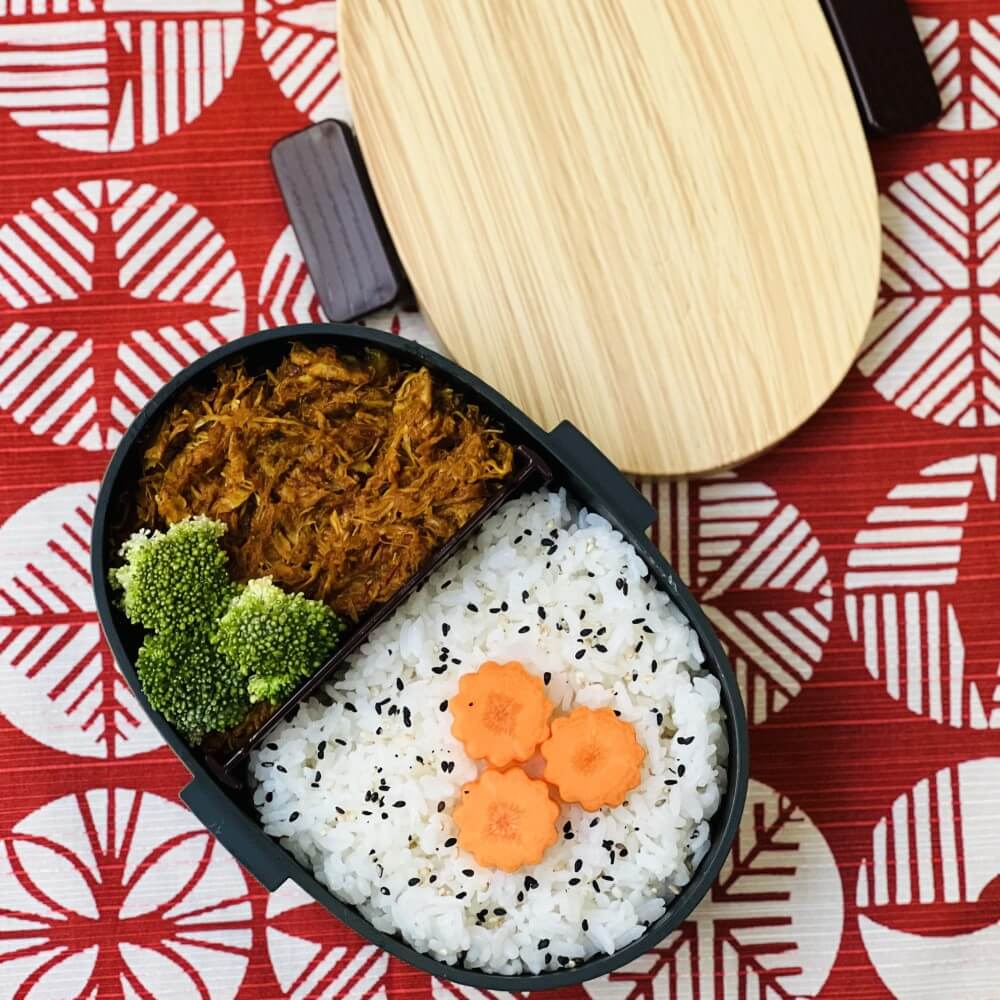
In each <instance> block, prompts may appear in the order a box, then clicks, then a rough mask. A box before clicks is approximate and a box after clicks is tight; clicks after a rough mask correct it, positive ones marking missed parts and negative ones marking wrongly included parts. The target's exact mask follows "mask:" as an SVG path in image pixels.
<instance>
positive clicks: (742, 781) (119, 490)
mask: <svg viewBox="0 0 1000 1000" xmlns="http://www.w3.org/2000/svg"><path fill="white" fill-rule="evenodd" d="M296 340H298V341H303V342H305V343H310V344H312V345H316V346H318V345H320V344H331V345H333V346H336V347H337V348H338V349H341V350H344V351H347V352H351V351H355V350H363V349H364V348H365V347H369V346H375V347H379V348H381V349H383V350H385V351H386V352H387V353H389V354H391V355H393V356H395V357H396V358H398V359H400V360H401V361H403V362H404V363H409V364H412V365H415V366H416V365H425V366H426V367H427V368H429V369H430V370H431V371H433V372H434V373H435V375H436V376H437V377H438V378H440V379H443V380H444V381H445V382H447V383H450V384H451V385H453V386H454V387H455V388H456V389H458V390H459V391H461V392H462V394H463V395H464V397H465V398H466V399H468V400H469V401H471V402H475V403H477V404H478V405H479V406H480V407H481V408H482V409H483V411H484V412H485V413H487V414H488V415H490V416H491V417H493V419H495V420H496V421H497V422H498V423H499V424H500V425H502V426H503V428H504V431H505V434H506V436H507V438H508V440H510V441H511V442H512V443H513V444H515V445H516V446H518V447H520V448H523V449H526V451H523V452H522V453H521V454H522V457H524V456H529V458H528V459H527V461H528V465H529V467H533V468H534V470H535V473H539V474H541V475H542V476H543V477H545V476H546V475H549V474H550V475H551V482H552V483H553V485H558V486H565V487H566V488H567V489H568V491H569V492H570V494H571V495H572V496H574V497H575V498H576V499H578V500H580V501H581V502H583V503H584V504H586V505H587V506H588V507H589V508H590V509H592V510H594V511H596V512H598V513H600V514H601V515H603V516H604V517H606V518H607V519H608V520H609V521H610V522H611V523H612V524H613V525H614V526H615V527H616V528H617V529H618V530H619V531H621V532H622V534H623V535H624V537H625V538H626V539H627V540H628V541H629V542H630V543H631V544H632V545H634V546H635V548H636V550H637V551H638V553H639V555H640V556H641V557H642V558H643V560H644V561H645V563H646V565H647V566H648V567H649V570H650V573H651V575H652V576H653V577H654V578H655V580H656V581H657V583H658V584H659V586H660V587H661V588H662V589H663V590H665V591H666V592H667V593H668V594H669V595H670V597H671V599H672V600H673V601H674V602H675V603H676V604H677V606H678V607H679V608H680V610H681V611H682V612H683V613H684V614H685V615H686V616H687V618H688V620H689V621H690V622H691V625H692V626H693V628H694V629H695V631H696V632H697V634H698V637H699V639H700V641H701V645H702V649H703V650H704V652H705V657H706V664H705V665H706V668H707V669H708V670H710V671H711V672H712V673H713V674H715V676H717V677H718V678H719V681H720V684H721V687H722V706H723V708H724V710H725V712H726V734H727V739H728V742H729V764H728V789H727V791H726V794H725V796H724V797H723V801H722V804H721V805H720V808H719V811H718V812H717V813H716V815H715V816H714V817H713V819H712V821H711V837H712V845H711V848H710V849H709V852H708V854H707V855H706V856H705V858H704V859H703V860H702V862H701V864H700V865H699V866H698V870H697V871H696V872H695V874H694V877H693V878H692V880H691V882H690V883H689V884H688V885H687V886H685V887H684V889H683V890H682V891H681V892H680V894H679V895H677V896H676V897H674V898H673V899H672V901H670V903H669V905H668V908H667V911H666V913H665V914H664V915H663V916H662V917H661V918H660V919H659V920H657V921H656V922H655V923H654V924H652V925H651V926H650V927H649V928H648V929H647V930H646V932H645V933H644V934H643V935H642V937H640V938H639V939H638V940H636V941H634V942H633V943H632V944H630V945H628V946H627V947H625V948H622V949H620V950H619V951H617V952H615V954H613V955H602V956H597V957H595V958H592V959H590V960H589V961H587V962H584V963H582V964H581V965H578V966H576V967H573V968H566V969H559V970H556V971H553V972H545V973H541V974H539V975H517V976H500V975H494V974H491V973H485V972H479V971H476V970H473V969H466V968H463V967H458V966H451V965H446V964H444V963H443V962H438V961H436V960H435V959H433V958H431V957H430V956H428V955H423V954H421V953H420V952H417V951H415V950H414V949H413V948H411V947H410V946H409V945H407V944H406V943H405V942H403V941H402V940H400V939H399V938H396V937H393V936H390V935H387V934H383V933H382V932H380V931H377V930H376V929H375V928H374V927H372V925H371V924H370V923H369V922H368V921H367V920H365V918H364V917H362V916H361V914H360V913H359V912H358V911H357V910H356V909H355V908H354V907H352V906H349V905H347V904H346V903H342V902H341V901H340V900H339V899H337V898H336V897H335V896H334V895H333V894H332V893H331V892H329V890H327V889H326V888H325V887H324V886H322V885H321V884H320V883H319V882H318V881H317V880H316V879H315V878H314V877H313V875H312V873H311V872H309V871H308V870H307V869H305V868H303V867H302V866H301V865H300V864H299V863H298V862H297V861H296V860H295V859H294V858H293V857H292V856H291V855H290V854H288V853H287V852H286V851H285V850H284V849H283V848H282V847H281V846H280V845H279V844H278V843H277V842H276V841H274V840H272V839H271V838H269V837H268V836H267V835H266V834H265V833H264V832H263V830H262V829H261V827H260V825H259V824H258V822H257V819H256V812H255V810H254V808H253V803H252V801H251V797H250V793H249V792H248V790H247V789H246V788H245V787H244V786H243V782H242V780H241V778H242V775H241V774H240V773H239V771H238V769H239V766H240V764H241V761H240V760H230V761H228V762H222V765H223V766H222V767H220V762H219V761H209V760H206V758H205V756H204V755H203V754H202V753H200V752H199V751H196V750H192V748H191V747H189V746H188V745H187V744H186V743H185V742H184V741H183V740H182V739H181V738H180V737H179V736H178V735H177V733H175V732H174V730H173V728H172V727H171V726H170V725H168V724H167V723H166V722H165V721H164V720H163V718H162V717H161V716H160V715H159V714H158V713H156V712H154V711H152V709H150V707H149V705H148V703H147V702H146V699H145V697H144V696H143V694H142V691H141V689H140V687H139V684H138V678H137V677H136V672H135V657H136V654H137V652H138V648H139V645H140V643H141V642H142V630H141V629H139V628H137V627H136V626H134V625H132V624H130V623H129V622H128V620H127V619H126V618H125V616H124V615H123V613H122V612H121V610H120V609H119V608H118V607H117V606H116V605H115V604H114V602H113V597H112V594H111V591H110V587H109V586H108V583H107V577H108V570H109V569H110V568H111V566H112V565H113V564H114V563H115V561H116V556H115V552H114V543H115V542H116V540H117V536H118V533H119V532H120V524H121V522H122V504H123V502H124V498H127V497H130V496H131V495H132V494H133V492H134V489H135V485H136V482H137V479H138V477H139V473H140V468H141V458H142V451H143V435H144V432H145V431H146V429H147V428H148V427H149V426H150V424H151V423H152V422H154V421H155V420H156V419H157V418H158V417H159V415H160V414H161V413H162V412H163V410H164V408H165V407H167V406H169V405H170V403H171V402H172V401H173V400H174V398H175V397H176V396H177V395H178V393H180V392H181V391H182V390H183V389H186V388H188V387H189V386H191V385H197V384H202V383H205V382H206V381H207V380H208V379H210V377H211V371H212V369H214V367H215V366H216V365H217V364H219V362H221V361H224V360H232V359H233V358H234V357H235V356H236V355H239V356H241V358H242V359H243V360H244V362H245V363H246V366H247V368H248V370H250V371H261V370H264V369H267V368H270V367H273V366H275V365H276V364H277V363H278V361H279V360H280V359H281V358H282V357H284V356H285V354H286V353H287V351H288V348H289V346H290V343H291V342H292V341H296ZM535 463H537V465H535ZM520 472H521V473H524V472H525V466H523V465H522V466H521V468H520ZM516 477H517V473H515V478H516ZM527 483H528V478H527V477H526V478H525V479H524V480H523V481H521V482H520V485H519V486H518V487H516V488H517V489H520V488H524V487H525V486H526V485H527ZM508 485H510V484H508ZM510 492H511V491H505V492H504V494H503V495H502V496H501V497H500V498H499V499H498V500H497V502H498V503H499V502H503V500H504V499H505V498H506V497H508V496H509V495H510ZM654 517H655V512H654V511H653V508H652V507H651V506H650V505H649V504H648V503H647V502H646V500H645V499H644V498H643V497H642V496H641V495H640V494H639V493H638V492H637V491H636V489H635V488H634V487H633V486H632V485H631V484H630V483H629V482H628V480H626V479H625V477H624V476H623V475H622V474H621V472H619V470H618V469H617V468H615V466H614V465H613V464H612V463H611V462H610V461H609V460H608V459H607V458H606V457H605V456H604V455H603V454H602V453H601V452H600V451H598V449H597V448H596V447H595V446H594V445H593V444H592V443H591V442H590V441H589V440H588V439H587V438H585V437H584V436H583V435H582V434H580V432H579V431H578V430H577V429H576V428H575V427H573V426H572V425H571V424H569V423H565V422H564V423H562V424H560V425H559V426H558V427H557V428H556V429H555V430H553V431H551V432H548V433H547V432H545V431H543V430H542V429H541V428H540V427H538V426H537V425H536V424H535V423H533V422H532V421H531V420H530V419H529V418H528V417H526V416H525V415H524V414H523V413H522V412H521V411H520V410H518V409H517V408H516V407H514V406H512V405H511V404H510V403H509V402H508V401H507V400H506V399H504V398H503V397H502V396H501V395H500V394H499V393H497V392H496V391H495V390H493V389H492V388H490V387H489V386H488V385H486V384H485V383H484V382H482V381H481V380H479V379H477V378H476V377H475V376H473V375H471V374H469V372H467V371H465V370H464V369H462V368H460V367H458V366H457V365H455V364H454V363H452V362H451V361H448V360H447V359H445V358H443V357H441V356H440V355H437V354H435V353H434V352H432V351H429V350H427V349H426V348H423V347H421V346H420V345H418V344H414V343H412V342H410V341H406V340H402V339H400V338H397V337H393V336H390V335H388V334H384V333H380V332H378V331H375V330H368V329H365V328H362V327H355V326H342V325H334V324H331V325H304V326H294V327H286V328H283V329H280V330H271V331H268V332H266V333H260V334H256V335H254V336H252V337H246V338H244V339H242V340H238V341H234V342H233V343H230V344H226V345H225V346H223V347H220V348H219V349H218V350H216V351H213V352H212V353H211V354H208V355H206V356H205V357H203V358H201V359H199V360H198V361H196V362H195V363H194V364H193V365H191V366H190V367H188V368H186V369H185V370H184V371H182V372H181V373H179V374H178V375H177V376H175V377H174V379H172V380H171V381H170V382H169V383H168V384H167V385H166V386H164V387H163V388H162V389H161V390H160V391H159V392H158V393H157V394H156V395H155V396H154V397H153V399H152V400H151V401H150V402H149V403H148V404H147V405H146V407H145V408H144V409H143V411H142V412H141V413H140V414H139V416H138V417H137V418H136V419H135V421H134V422H133V424H132V426H131V427H130V428H129V430H128V432H127V433H126V434H125V436H124V438H123V439H122V441H121V443H120V444H119V446H118V448H117V450H116V451H115V454H114V456H113V458H112V460H111V464H110V465H109V467H108V470H107V472H106V473H105V476H104V480H103V482H102V483H101V488H100V492H99V494H98V498H97V509H96V511H95V516H94V528H93V537H92V545H91V560H92V571H93V578H94V590H95V595H96V600H97V609H98V614H99V616H100V619H101V625H102V627H103V629H104V633H105V635H106V636H107V639H108V643H109V645H110V646H111V649H112V651H113V653H114V655H115V658H116V660H117V661H118V664H119V666H120V667H121V670H122V673H123V674H124V675H125V678H126V680H127V681H128V683H129V686H130V687H131V688H132V690H133V691H134V692H135V694H136V697H137V698H138V699H139V702H140V703H141V704H142V706H143V708H144V709H145V710H146V712H147V713H148V714H149V715H150V717H151V718H152V720H153V722H154V724H155V725H156V727H157V729H158V730H159V731H160V733H161V735H162V736H163V738H164V740H165V741H166V742H167V744H168V745H169V746H170V747H171V749H172V750H173V751H174V753H175V754H176V755H177V757H178V758H179V759H180V761H181V762H182V763H183V764H184V766H185V767H186V768H187V769H188V770H189V771H190V772H191V775H192V780H191V782H190V784H189V785H188V786H187V787H186V788H185V789H184V790H183V791H182V792H181V798H182V799H183V801H184V802H185V803H186V804H187V805H188V807H189V808H190V809H191V810H192V812H194V814H195V815H196V816H197V817H198V818H199V819H200V820H201V822H202V823H204V824H205V826H206V827H207V828H208V829H209V830H210V831H211V832H212V833H213V834H214V835H215V836H216V837H217V838H218V839H219V841H220V842H221V843H222V844H223V846H225V847H226V848H227V849H228V850H229V851H230V853H232V854H233V855H234V857H236V859H237V860H238V861H240V862H241V863H242V864H243V865H244V867H245V868H247V870H248V871H250V873H251V874H252V875H253V876H254V877H255V878H256V879H257V880H258V881H259V882H260V883H261V884H262V885H263V886H264V887H265V888H266V889H269V890H274V889H277V888H278V887H279V886H280V885H281V884H282V883H284V882H285V881H286V880H287V879H292V880H293V881H294V882H296V883H297V884H298V885H300V886H301V887H302V888H303V889H304V890H305V891H306V892H308V893H309V894H310V895H311V896H313V897H314V898H315V899H316V900H317V901H318V902H320V903H321V904H322V905H323V906H324V907H326V909H328V910H329V911H330V912H331V913H332V914H334V915H335V916H336V917H338V918H339V919H340V920H342V921H343V922H344V923H345V924H347V925H348V926H349V927H351V928H352V929H353V930H355V931H357V932H358V933H359V934H361V935H363V936H364V937H366V938H367V939H368V940H369V941H371V942H372V943H373V944H375V945H377V946H378V947H381V948H384V949H385V950H387V951H389V952H390V953H392V954H393V955H395V956H397V957H398V958H400V959H402V960H404V961H406V962H409V963H410V964H412V965H414V966H416V967H417V968H420V969H423V970H425V971H426V972H429V973H431V974H433V975H435V976H437V977H439V978H441V979H445V980H451V981H454V982H459V983H464V984H467V985H470V986H474V987H478V988H480V989H487V990H509V991H517V992H521V991H530V990H544V989H553V988H556V987H561V986H568V985H571V984H574V983H579V982H582V981H584V980H587V979H592V978H595V977H597V976H603V975H607V974H608V973H609V972H612V971H613V970H615V969H617V968H619V967H620V966H622V965H624V964H626V963H627V962H630V961H632V960H633V959H634V958H636V957H637V956H639V955H641V954H642V953H643V952H645V951H647V950H648V949H649V948H651V947H653V946H654V945H656V944H657V943H658V942H659V941H661V940H662V939H663V938H664V937H665V936H666V935H667V934H669V933H670V932H671V931H673V930H675V929H676V928H677V927H678V926H679V925H680V924H681V923H682V922H683V921H684V920H685V919H686V918H687V917H688V915H689V914H690V913H691V911H692V910H693V909H694V908H695V906H696V905H697V904H698V903H699V902H700V901H701V899H702V898H703V897H704V896H705V894H706V893H707V892H708V889H709V887H710V886H711V884H712V882H713V881H714V880H715V878H716V876H717V875H718V873H719V870H720V868H721V867H722V864H723V862H724V861H725V859H726V855H727V854H728V853H729V849H730V846H731V845H732V841H733V838H734V837H735V835H736V831H737V829H738V828H739V823H740V817H741V815H742V812H743V804H744V800H745V797H746V789H747V774H748V753H749V747H748V735H747V723H746V715H745V713H744V709H743V702H742V699H741V697H740V693H739V688H738V686H737V683H736V678H735V676H734V674H733V672H732V669H731V668H730V665H729V662H728V660H727V659H726V656H725V654H724V653H723V651H722V647H721V646H720V644H719V641H718V639H717V638H716V636H715V633H714V631H713V630H712V627H711V626H710V625H709V623H708V620H707V619H706V618H705V615H704V614H703V613H702V611H701V609H700V608H699V607H698V604H697V602H696V601H695V600H694V598H693V597H692V596H691V594H690V593H689V592H688V590H687V588H686V587H685V586H684V584H683V582H682V581H680V580H679V579H678V578H677V576H676V575H675V573H674V571H673V569H672V568H671V567H670V565H669V564H668V563H667V562H666V560H665V559H664V558H663V556H662V555H661V554H660V553H659V551H658V550H657V549H656V548H655V547H654V546H653V544H652V542H651V541H650V540H649V538H648V537H647V536H646V529H647V528H648V527H649V526H650V524H652V522H653V519H654ZM448 554H450V553H448ZM438 555H439V556H440V555H441V553H438ZM446 557H447V554H446V555H445V556H444V558H446ZM335 667H336V664H335V663H334V661H331V663H329V664H328V665H327V667H326V668H324V669H325V670H327V671H330V670H333V669H335ZM317 683H319V681H317ZM306 687H307V685H303V688H302V689H300V691H299V692H296V694H297V695H299V696H302V695H303V694H304V693H305V688H306ZM226 763H229V765H230V769H229V771H226V769H225V764H226Z"/></svg>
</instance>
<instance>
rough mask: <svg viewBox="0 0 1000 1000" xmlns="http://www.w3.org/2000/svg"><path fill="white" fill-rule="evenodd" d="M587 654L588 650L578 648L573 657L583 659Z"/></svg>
mask: <svg viewBox="0 0 1000 1000" xmlns="http://www.w3.org/2000/svg"><path fill="white" fill-rule="evenodd" d="M586 655H587V651H586V650H585V649H578V650H577V651H576V652H575V653H574V654H573V658H574V659H576V660H582V659H583V658H584V657H585V656H586Z"/></svg>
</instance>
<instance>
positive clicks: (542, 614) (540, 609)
mask: <svg viewBox="0 0 1000 1000" xmlns="http://www.w3.org/2000/svg"><path fill="white" fill-rule="evenodd" d="M538 617H539V618H541V619H542V621H545V608H543V607H542V606H541V605H540V604H539V605H538Z"/></svg>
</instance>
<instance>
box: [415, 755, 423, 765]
mask: <svg viewBox="0 0 1000 1000" xmlns="http://www.w3.org/2000/svg"><path fill="white" fill-rule="evenodd" d="M423 762H424V758H423V757H421V756H420V754H417V763H418V764H423Z"/></svg>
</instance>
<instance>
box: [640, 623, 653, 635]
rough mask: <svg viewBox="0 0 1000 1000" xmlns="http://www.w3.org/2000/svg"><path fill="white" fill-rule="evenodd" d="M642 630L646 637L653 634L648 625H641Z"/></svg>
mask: <svg viewBox="0 0 1000 1000" xmlns="http://www.w3.org/2000/svg"><path fill="white" fill-rule="evenodd" d="M642 630H643V632H645V633H646V635H652V634H653V630H652V629H651V628H650V627H649V626H648V625H643V626H642Z"/></svg>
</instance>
